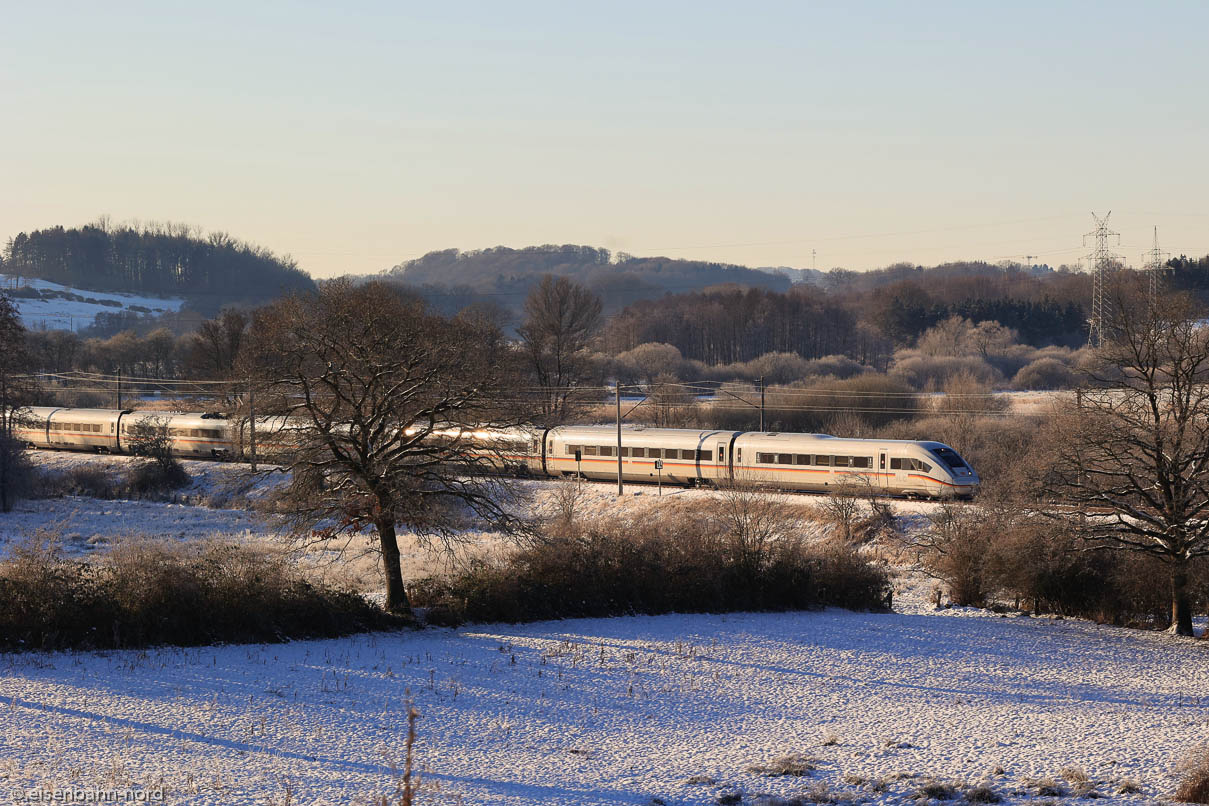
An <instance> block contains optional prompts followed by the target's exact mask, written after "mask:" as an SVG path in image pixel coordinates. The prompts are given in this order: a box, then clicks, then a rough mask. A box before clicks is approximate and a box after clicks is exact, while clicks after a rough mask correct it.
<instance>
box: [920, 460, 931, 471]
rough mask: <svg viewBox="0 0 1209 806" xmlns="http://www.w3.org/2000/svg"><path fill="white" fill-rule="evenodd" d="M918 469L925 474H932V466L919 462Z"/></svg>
mask: <svg viewBox="0 0 1209 806" xmlns="http://www.w3.org/2000/svg"><path fill="white" fill-rule="evenodd" d="M919 469H920V470H922V471H923V472H925V473H931V472H932V465H930V464H928V463H927V462H920V463H919Z"/></svg>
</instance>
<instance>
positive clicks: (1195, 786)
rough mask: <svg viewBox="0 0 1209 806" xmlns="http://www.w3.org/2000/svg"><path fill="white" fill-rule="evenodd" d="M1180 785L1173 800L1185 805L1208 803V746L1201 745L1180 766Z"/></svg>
mask: <svg viewBox="0 0 1209 806" xmlns="http://www.w3.org/2000/svg"><path fill="white" fill-rule="evenodd" d="M1180 772H1181V773H1182V776H1181V778H1180V785H1179V787H1177V788H1176V790H1175V799H1176V800H1180V801H1184V802H1186V803H1209V745H1201V746H1200V747H1198V748H1196V749H1195V750H1193V751H1192V753H1191V754H1190V755H1189V756H1188V758H1186V759H1184V761H1183V763H1182V764H1180Z"/></svg>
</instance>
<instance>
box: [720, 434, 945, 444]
mask: <svg viewBox="0 0 1209 806" xmlns="http://www.w3.org/2000/svg"><path fill="white" fill-rule="evenodd" d="M739 439H740V441H741V442H742V444H743V445H744V447H747V446H768V447H775V446H777V445H782V446H788V445H791V444H796V445H801V444H804V443H810V442H816V441H817V442H825V443H826V444H827V445H829V446H838V445H860V446H862V447H866V446H868V447H873V446H875V445H919V446H920V447H924V448H928V447H932V446H941V445H943V444H944V443H942V442H936V441H935V440H918V439H866V438H864V437H837V436H833V435H832V434H798V433H794V432H792V431H745V432H743V434H741V435H740V437H739Z"/></svg>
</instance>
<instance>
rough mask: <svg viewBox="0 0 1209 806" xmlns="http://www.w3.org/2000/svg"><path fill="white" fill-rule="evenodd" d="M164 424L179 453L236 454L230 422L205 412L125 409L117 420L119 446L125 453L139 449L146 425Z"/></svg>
mask: <svg viewBox="0 0 1209 806" xmlns="http://www.w3.org/2000/svg"><path fill="white" fill-rule="evenodd" d="M159 428H163V429H164V431H165V434H166V436H167V438H168V445H169V447H170V448H171V450H172V452H173V453H174V454H176V455H178V456H194V457H206V458H213V457H220V456H234V455H237V454H236V453H235V450H234V448H235V441H234V437H233V434H232V429H231V426H230V423H229V422H228V421H227V420H226V419H224V418H223V417H221V416H216V415H212V414H202V413H190V414H173V413H170V412H155V411H135V412H123V413H122V416H121V418H120V419H119V420H118V423H117V431H118V445H117V449H118V450H120V451H122V452H123V453H132V452H137V451H138V449H139V448H138V443H139V440H140V438H142V437H141V435H142V434H144V433H146V430H145V429H159Z"/></svg>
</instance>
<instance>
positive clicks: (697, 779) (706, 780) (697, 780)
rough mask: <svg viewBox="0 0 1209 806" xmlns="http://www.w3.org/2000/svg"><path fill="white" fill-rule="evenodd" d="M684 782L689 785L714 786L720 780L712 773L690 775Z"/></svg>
mask: <svg viewBox="0 0 1209 806" xmlns="http://www.w3.org/2000/svg"><path fill="white" fill-rule="evenodd" d="M684 783H685V784H687V785H689V786H713V785H714V784H716V783H718V780H717V779H716V778H714V777H713V776H712V775H690V776H689V777H688V778H686V779H685V781H684Z"/></svg>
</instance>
